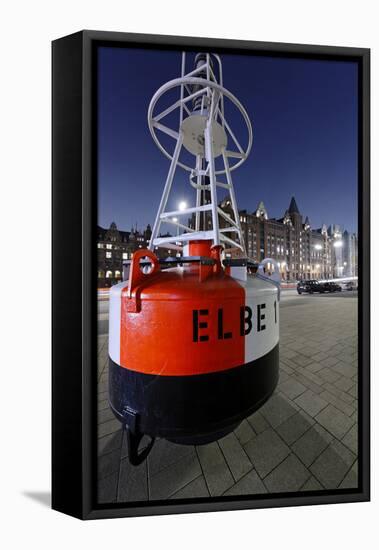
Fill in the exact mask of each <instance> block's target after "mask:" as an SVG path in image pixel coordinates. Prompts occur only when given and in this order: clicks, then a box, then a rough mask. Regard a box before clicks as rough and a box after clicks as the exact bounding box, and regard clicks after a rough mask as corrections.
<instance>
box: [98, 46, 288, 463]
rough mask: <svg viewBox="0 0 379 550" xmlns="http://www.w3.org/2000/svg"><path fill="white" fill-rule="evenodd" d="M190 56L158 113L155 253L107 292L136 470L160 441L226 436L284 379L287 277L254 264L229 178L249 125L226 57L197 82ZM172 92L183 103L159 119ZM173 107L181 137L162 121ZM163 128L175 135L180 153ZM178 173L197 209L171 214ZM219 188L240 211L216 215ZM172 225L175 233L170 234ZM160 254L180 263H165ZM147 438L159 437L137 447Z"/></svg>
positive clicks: (143, 253) (210, 60)
mask: <svg viewBox="0 0 379 550" xmlns="http://www.w3.org/2000/svg"><path fill="white" fill-rule="evenodd" d="M185 60H186V57H185V54H183V55H182V74H181V77H180V78H178V79H175V80H173V81H170V82H168V83H166V84H165V85H164V86H162V87H161V88H160V89H159V90H158V91H157V93H156V94H155V95H154V97H153V99H152V101H151V103H150V106H149V112H148V121H149V127H150V130H151V133H152V135H153V138H154V140H155V141H156V143H157V144H158V146H159V148H160V149H161V150H162V152H163V153H164V154H165V155H166V156H168V157H169V158H170V160H171V164H170V168H169V172H168V177H167V180H166V184H165V187H164V190H163V194H162V199H161V202H160V205H159V208H158V213H157V217H156V220H155V223H154V226H153V230H152V236H151V240H150V246H149V250H147V249H144V250H142V249H141V250H138V251H136V252H135V253H134V254H133V258H132V260H131V263H130V265H129V266H128V268H129V269H126V270H124V273H125V274H126V273H127V272H128V277H127V280H124V281H123V282H122V283H119V284H118V285H115V286H113V287H112V288H111V291H110V309H109V402H110V406H111V408H112V410H113V412H114V414H115V416H116V417H117V418H118V419H119V420H120V422H121V423H122V424H123V426H124V428H125V430H126V433H127V438H128V445H129V460H130V462H131V463H132V464H134V465H137V464H139V463H141V462H142V461H143V460H145V458H146V457H147V455H148V453H149V452H150V450H151V448H152V446H153V443H154V439H155V438H156V437H161V438H166V439H168V440H170V441H173V442H176V443H180V444H188V445H193V444H197V445H201V444H205V443H209V442H211V441H214V440H217V439H219V438H220V437H223V436H224V435H226V434H227V433H229V432H230V431H232V430H234V429H235V428H236V427H237V426H238V425H239V423H240V422H241V421H242V420H243V419H244V418H246V417H247V416H248V415H250V414H252V413H253V412H254V411H255V410H257V409H258V408H259V407H261V406H262V405H263V403H264V402H265V401H266V400H267V399H268V398H269V397H270V395H271V394H272V392H273V391H274V389H275V387H276V384H277V380H278V372H279V299H280V279H279V270H278V266H277V265H276V262H275V261H274V260H271V259H266V260H264V261H263V262H262V263H261V264H260V265H259V266H258V265H256V264H253V263H252V262H251V261H250V260H248V259H247V258H246V253H245V245H244V241H243V232H242V228H241V224H240V219H239V213H238V208H237V204H236V198H235V193H234V188H233V182H232V177H231V172H232V170H234V169H235V168H236V167H238V166H239V165H240V164H241V163H242V162H243V161H244V160H245V159H246V158H247V156H248V154H249V151H250V148H251V143H252V128H251V123H250V120H249V117H248V116H247V113H246V111H245V109H244V108H243V106H242V105H241V104H240V102H239V101H238V100H237V99H236V98H235V97H234V96H233V95H232V94H231V93H230V92H228V91H227V90H226V89H225V88H224V87H223V83H222V65H221V60H220V58H219V56H217V55H213V54H201V55H198V56H197V57H196V60H195V69H194V70H192V71H190V73H188V74H185V65H186V62H185ZM216 68H218V69H217V70H216ZM216 73H217V75H218V76H216ZM173 88H178V89H179V92H180V94H179V96H180V99H179V100H178V101H176V102H175V103H174V104H173V105H171V107H168V108H167V107H166V108H165V110H164V111H161V112H160V113H158V115H157V114H155V108H156V106H157V104H158V103H159V99H160V98H161V97H162V95H164V94H165V93H166V92H167V91H170V90H172V89H173ZM227 100H228V101H231V102H232V103H233V104H234V106H235V107H236V108H237V110H238V111H239V113H240V114H241V115H242V118H243V120H244V121H245V123H246V126H247V134H248V138H247V144H246V146H245V147H243V146H241V145H240V144H239V142H238V141H237V138H236V137H235V135H234V134H233V132H232V129H231V125H230V124H229V122H228V121H227V120H226V116H225V110H224V109H225V102H226V101H227ZM175 110H178V126H177V128H176V129H172V128H170V127H169V126H166V124H165V122H164V119H165V117H166V116H168V115H170V114H172V113H173V112H174V111H175ZM156 130H159V131H161V132H163V133H166V134H168V135H170V136H171V137H172V138H173V142H174V143H175V146H174V150H173V151H171V152H170V151H169V150H168V149H166V145H162V143H161V141H160V140H159V138H158V137H157V133H156ZM229 144H230V145H229ZM228 146H229V149H228ZM183 148H184V149H186V155H185V157H184V159H182V158H181V156H180V154H181V152H182V149H183ZM189 154H190V155H191V156H192V157H193V158H194V166H190V165H189V164H188V157H189V156H190V155H189ZM216 161H217V163H218V164H216ZM231 162H232V163H233V162H234V164H230V163H231ZM178 167H181V168H182V169H184V170H187V171H188V172H189V183H190V186H191V187H192V188H194V189H195V190H196V197H195V205H194V206H187V205H186V204H185V205H181V207H180V208H179V209H175V210H171V211H167V210H166V208H167V204H168V202H169V196H170V193H171V189H172V184H173V181H174V177H175V171H176V169H177V168H178ZM219 188H224V189H226V190H227V191H228V193H229V196H230V204H231V211H232V214H226V213H225V212H224V211H223V210H221V208H220V207H219V202H218V197H217V191H218V190H219ZM163 223H170V224H171V225H174V226H175V229H176V230H177V234H176V235H175V236H165V237H161V236H160V232H161V227H162V224H163ZM179 230H180V233H179ZM157 247H165V248H168V249H171V250H173V251H175V252H176V253H177V256H176V257H175V258H173V257H171V258H167V259H166V260H159V259H158V257H157V256H156V254H155V253H154V250H156V248H157ZM233 254H234V255H235V256H238V257H234V258H233V257H228V256H233ZM251 269H253V271H254V273H253V274H251ZM143 435H148V436H150V438H151V440H150V443H149V444H148V445H147V446H146V447H144V448H143V450H142V451H140V450H139V445H140V442H141V439H142V437H143Z"/></svg>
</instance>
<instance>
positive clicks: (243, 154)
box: [147, 76, 253, 175]
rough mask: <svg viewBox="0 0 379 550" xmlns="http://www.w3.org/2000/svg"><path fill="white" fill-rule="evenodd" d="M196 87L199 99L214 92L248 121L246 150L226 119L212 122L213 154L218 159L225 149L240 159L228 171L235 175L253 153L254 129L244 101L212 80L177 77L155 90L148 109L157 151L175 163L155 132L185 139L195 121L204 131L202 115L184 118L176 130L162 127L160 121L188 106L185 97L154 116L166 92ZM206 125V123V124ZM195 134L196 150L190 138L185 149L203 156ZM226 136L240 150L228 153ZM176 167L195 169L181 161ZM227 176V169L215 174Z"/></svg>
mask: <svg viewBox="0 0 379 550" xmlns="http://www.w3.org/2000/svg"><path fill="white" fill-rule="evenodd" d="M194 86H197V87H198V88H199V90H198V92H197V94H198V95H199V96H201V94H206V93H207V90H213V91H214V92H216V93H218V94H219V95H220V96H222V97H225V98H227V99H229V101H231V103H232V104H233V105H234V106H235V107H236V108H237V109H238V110H239V112H240V113H241V115H242V117H243V119H244V121H245V124H246V127H247V132H248V144H247V147H246V148H243V147H241V146H240V145H239V143H238V142H237V140H236V139H235V137H234V134H233V132H232V130H231V128H230V127H229V124H228V122H227V121H226V120H225V118H223V120H222V121H221V122H217V121H214V122H213V125H214V131H213V140H214V149H215V151H214V153H215V156H218V155H220V154H222V151H223V150H224V151H225V153H226V154H227V155H228V156H229V157H230V158H236V159H238V161H237V162H236V163H235V164H231V165H230V166H229V171H230V172H232V171H233V170H235V169H236V168H238V167H239V166H241V164H242V163H243V162H244V161H245V160H246V158H247V157H248V155H249V153H250V150H251V147H252V143H253V130H252V126H251V122H250V119H249V116H248V114H247V112H246V110H245V108H244V107H243V105H242V104H241V102H240V101H239V100H238V99H237V98H236V97H235V96H234V95H233V94H232V93H231V92H229V91H228V90H227V89H226V88H224V87H223V86H221V85H220V84H218V83H217V82H214V81H212V80H206V79H204V78H195V77H189V76H186V77H183V78H175V79H174V80H170V81H169V82H166V84H163V86H161V87H160V88H159V89H158V90H157V91H156V93H155V94H154V96H153V97H152V99H151V102H150V105H149V109H148V115H147V119H148V125H149V130H150V133H151V135H152V138H153V140H154V141H155V143H156V145H157V146H158V148H159V149H160V151H161V152H162V153H163V154H164V155H165V156H166V157H167V158H168V159H170V160H172V159H173V155H172V154H171V153H170V152H169V151H167V149H166V148H165V147H164V146H163V145H162V143H161V141H160V140H159V137H158V135H157V133H156V130H160V131H162V132H163V133H166V134H168V135H169V136H171V137H172V138H174V139H178V138H179V135H180V134H182V137H183V138H185V136H183V133H184V134H185V133H186V132H189V133H192V130H193V128H191V127H190V126H191V125H192V124H193V122H196V123H197V126H198V127H199V128H201V124H202V121H201V120H200V117H201V115H200V114H199V115H198V116H196V117H194V115H193V114H192V115H191V116H189V117H188V118H187V117H186V118H184V120H183V121H179V125H178V127H177V128H176V129H172V128H169V127H166V126H165V125H164V124H162V123H161V122H160V121H161V120H163V119H164V117H165V116H166V115H167V114H170V113H171V112H173V111H174V110H175V109H176V108H177V107H180V106H181V103H182V102H183V103H185V102H186V101H187V99H186V98H183V99H180V100H178V101H177V102H175V103H174V104H173V105H171V107H169V108H168V109H166V110H165V111H163V112H162V113H160V114H159V115H155V116H154V114H153V113H154V109H155V106H156V104H157V102H158V100H159V99H160V98H161V97H162V96H163V95H164V94H165V93H166V92H168V91H169V90H172V89H173V88H176V87H187V88H188V87H190V88H193V87H194ZM195 118H199V120H197V121H195V120H194V119H195ZM202 118H204V121H205V119H206V116H204V117H202ZM189 119H192V120H191V122H190V120H189ZM186 121H188V122H186ZM203 124H205V122H204V123H203ZM199 128H198V129H199ZM193 133H194V134H195V136H194V138H195V139H194V144H193V151H191V144H190V140H189V139H188V137H187V142H186V143H184V145H185V146H186V145H187V146H186V148H187V149H188V150H189V151H190V152H192V153H193V154H194V155H195V156H196V154H202V146H203V144H201V143H197V145H196V143H195V142H196V139H197V137H196V132H193ZM227 134H229V136H230V137H231V140H232V141H234V142H235V144H236V145H237V149H238V150H237V151H227V150H226V142H227V141H228V138H227ZM225 138H226V139H225ZM177 165H178V166H180V167H181V168H183V169H184V170H187V171H189V172H191V171H192V170H193V166H188V165H187V164H185V163H183V162H180V161H178V162H177ZM225 173H226V169H225V168H224V169H223V170H216V171H215V174H217V175H219V174H225Z"/></svg>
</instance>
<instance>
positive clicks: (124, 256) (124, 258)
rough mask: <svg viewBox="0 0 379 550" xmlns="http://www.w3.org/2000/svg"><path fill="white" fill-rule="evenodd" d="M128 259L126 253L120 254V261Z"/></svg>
mask: <svg viewBox="0 0 379 550" xmlns="http://www.w3.org/2000/svg"><path fill="white" fill-rule="evenodd" d="M128 257H129V254H128V253H127V252H123V254H122V259H123V260H127V259H128Z"/></svg>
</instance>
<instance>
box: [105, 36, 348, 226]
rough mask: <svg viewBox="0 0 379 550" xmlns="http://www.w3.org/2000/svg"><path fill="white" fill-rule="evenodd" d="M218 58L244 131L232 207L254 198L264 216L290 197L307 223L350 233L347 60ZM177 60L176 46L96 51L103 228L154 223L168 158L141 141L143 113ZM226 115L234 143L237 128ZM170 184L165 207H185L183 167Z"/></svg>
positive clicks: (279, 212)
mask: <svg viewBox="0 0 379 550" xmlns="http://www.w3.org/2000/svg"><path fill="white" fill-rule="evenodd" d="M189 56H191V54H189ZM221 57H222V61H223V72H224V86H225V87H226V88H227V89H229V90H230V91H231V92H232V93H233V94H234V95H235V96H236V97H237V98H238V99H239V100H240V101H241V103H242V104H243V105H244V107H245V109H246V110H247V112H248V114H249V117H250V119H251V121H252V124H253V132H254V142H253V148H252V151H251V153H250V156H249V158H248V159H247V161H246V162H245V163H244V164H243V165H242V166H241V168H238V169H237V170H236V171H234V172H233V182H234V186H235V190H236V195H237V202H238V206H239V208H240V209H242V208H246V209H247V210H255V208H256V206H257V204H258V202H259V201H260V200H263V201H264V203H265V206H266V208H267V210H268V214H269V217H275V218H279V217H282V216H283V214H284V211H285V209H286V208H287V207H288V205H289V202H290V198H291V196H292V195H294V196H295V198H296V201H297V204H298V206H299V209H300V212H301V213H302V214H303V215H304V217H305V216H306V215H308V217H309V219H310V222H311V226H312V227H314V228H317V227H320V226H321V224H322V223H326V224H328V225H329V224H331V223H336V224H341V225H343V226H344V227H345V228H346V229H347V230H348V231H356V229H357V109H358V104H357V101H358V99H357V97H358V96H357V90H358V88H357V86H358V70H357V65H356V64H355V63H352V62H334V61H317V60H302V59H284V58H273V57H259V56H256V57H255V56H240V55H230V54H227V55H226V54H223V55H222V56H221ZM191 59H192V57H191ZM180 62H181V54H180V52H179V51H178V52H174V51H159V50H146V49H143V50H142V49H129V48H109V47H102V48H100V49H99V63H98V68H99V70H98V91H99V93H98V98H99V106H98V129H99V141H98V182H99V204H98V212H99V220H98V222H99V224H100V225H102V226H104V227H108V226H109V225H110V223H111V222H112V221H115V222H116V224H117V226H118V227H119V228H120V229H123V230H129V229H130V228H131V226H132V225H135V223H136V222H137V223H138V228H144V227H145V226H146V224H147V223H150V224H152V223H153V222H154V218H155V214H156V210H157V208H158V204H159V200H160V197H161V193H162V190H163V185H164V182H165V178H166V176H167V171H168V168H169V161H168V159H166V157H164V156H163V155H162V153H161V152H160V151H159V149H158V148H157V146H156V145H155V143H154V142H153V140H152V138H151V135H150V132H149V129H148V126H147V109H148V105H149V103H150V100H151V97H152V96H153V94H154V93H155V91H156V90H157V89H158V88H159V87H160V86H161V85H162V84H164V83H165V82H166V81H168V80H171V79H173V78H178V77H179V76H180ZM230 114H231V119H230V121H231V123H232V124H231V125H232V128H233V130H234V132H235V134H236V135H237V137H238V138H239V137H241V139H242V140H243V136H244V135H245V134H244V129H243V127H242V125H241V124H240V122H239V119H238V118H237V117H236V116H235V113H234V112H233V113H232V112H231V113H230ZM167 139H168V140H169V141H170V138H167ZM171 141H172V140H171ZM175 182H176V183H175V184H174V188H173V204H171V206H173V205H177V203H178V202H179V201H180V200H186V201H187V203H189V204H190V203H191V205H192V204H193V201H194V198H193V197H194V192H193V189H192V187H190V186H189V184H188V183H187V182H188V173H185V172H184V171H183V170H182V169H180V168H179V169H178V171H177V178H176V179H175ZM192 193H193V194H192Z"/></svg>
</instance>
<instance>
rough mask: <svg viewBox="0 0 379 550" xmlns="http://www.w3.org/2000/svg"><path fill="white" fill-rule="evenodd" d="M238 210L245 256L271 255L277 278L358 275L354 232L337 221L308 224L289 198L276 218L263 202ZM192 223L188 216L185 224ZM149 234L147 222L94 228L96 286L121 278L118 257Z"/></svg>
mask: <svg viewBox="0 0 379 550" xmlns="http://www.w3.org/2000/svg"><path fill="white" fill-rule="evenodd" d="M220 207H221V208H222V209H223V210H224V211H225V212H226V213H227V214H229V215H230V216H232V209H231V203H230V200H228V199H225V200H224V201H223V202H222V203H221V204H220ZM239 215H240V222H241V226H242V230H243V237H244V241H245V248H246V252H247V256H248V258H249V259H250V260H252V261H254V262H260V261H261V260H263V259H264V258H272V259H274V260H276V261H277V262H278V263H279V266H280V272H281V278H282V280H283V281H298V280H300V279H302V280H306V279H330V278H335V277H352V276H356V275H358V239H357V235H356V234H355V233H353V234H351V233H348V232H347V231H343V229H342V227H341V226H338V225H330V226H329V228H327V226H326V225H323V226H322V227H320V228H316V229H314V228H312V227H311V222H310V221H309V219H308V217H307V216H306V217H305V219H303V215H302V214H301V213H300V211H299V208H298V206H297V203H296V200H295V198H294V197H292V199H291V201H290V204H289V207H288V209H287V210H286V211H285V213H284V216H283V217H282V218H280V219H275V218H270V217H269V215H268V212H267V210H266V207H265V205H264V204H263V202H260V203H259V204H258V206H257V208H256V210H255V211H254V212H248V211H246V210H240V211H239ZM194 222H195V219H194V217H193V216H192V218H191V219H190V220H188V224H189V226H190V227H191V226H192V225H193V224H194ZM209 223H210V222H209V220H208V219H204V220H203V222H202V228H207V227H208V224H209ZM220 227H222V218H221V217H220ZM161 236H169V235H161ZM230 236H231V237H232V235H230ZM150 237H151V227H150V225H148V226H147V227H146V229H145V230H143V231H138V230H137V229H136V228H133V227H132V229H131V231H120V230H119V229H118V228H117V226H116V224H115V223H112V224H111V225H110V227H109V229H103V228H102V227H98V242H97V247H98V287H99V288H101V287H109V286H111V285H113V284H115V283H117V282H119V281H121V279H122V264H123V262H124V261H125V260H130V259H131V257H132V254H133V252H134V251H135V250H138V249H139V248H147V247H148V246H149V240H150ZM155 252H156V253H157V254H158V255H159V256H160V257H166V256H170V255H172V254H175V251H173V252H172V253H171V250H167V249H166V250H165V249H157V250H155ZM231 255H233V256H237V255H238V251H232V254H231Z"/></svg>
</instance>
